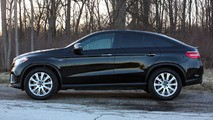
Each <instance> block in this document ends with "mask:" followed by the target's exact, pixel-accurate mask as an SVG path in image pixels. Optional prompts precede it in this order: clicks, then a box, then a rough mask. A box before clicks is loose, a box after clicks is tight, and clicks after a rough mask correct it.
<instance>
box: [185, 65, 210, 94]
mask: <svg viewBox="0 0 213 120" xmlns="http://www.w3.org/2000/svg"><path fill="white" fill-rule="evenodd" d="M186 89H195V90H208V91H212V92H213V69H205V70H204V75H203V83H202V84H201V85H200V84H197V85H192V86H187V87H186Z"/></svg>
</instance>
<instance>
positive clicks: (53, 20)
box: [48, 0, 56, 42]
mask: <svg viewBox="0 0 213 120" xmlns="http://www.w3.org/2000/svg"><path fill="white" fill-rule="evenodd" d="M50 1H51V2H50V4H51V8H50V10H49V11H48V12H50V17H49V20H48V21H49V29H48V41H49V42H50V41H52V40H54V39H55V37H56V27H55V26H56V1H55V0H50Z"/></svg>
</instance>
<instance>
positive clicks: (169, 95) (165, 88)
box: [148, 68, 182, 100]
mask: <svg viewBox="0 0 213 120" xmlns="http://www.w3.org/2000/svg"><path fill="white" fill-rule="evenodd" d="M148 87H149V91H150V93H151V94H152V95H154V96H155V97H157V98H158V99H161V100H171V99H174V98H176V97H177V96H178V95H179V94H180V91H181V89H182V81H181V79H180V76H179V75H178V74H177V72H175V71H174V70H172V69H169V68H162V69H158V70H157V71H154V73H152V74H151V76H150V79H149V82H148Z"/></svg>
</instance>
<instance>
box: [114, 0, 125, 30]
mask: <svg viewBox="0 0 213 120" xmlns="http://www.w3.org/2000/svg"><path fill="white" fill-rule="evenodd" d="M115 4H116V12H114V16H115V18H114V20H113V21H114V26H115V29H125V24H126V0H117V1H116V3H115Z"/></svg>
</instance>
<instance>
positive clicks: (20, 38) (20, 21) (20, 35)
mask: <svg viewBox="0 0 213 120" xmlns="http://www.w3.org/2000/svg"><path fill="white" fill-rule="evenodd" d="M21 1H22V0H19V27H20V28H19V40H20V41H23V40H22V37H23V36H22V33H23V32H22V31H23V25H22V15H21V13H22V8H21Z"/></svg>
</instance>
